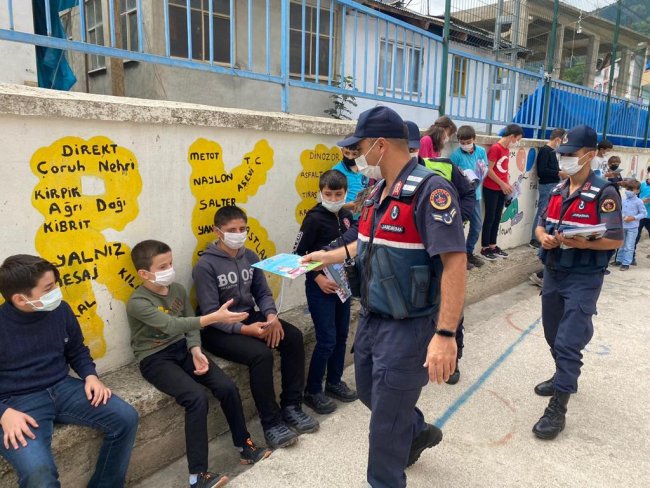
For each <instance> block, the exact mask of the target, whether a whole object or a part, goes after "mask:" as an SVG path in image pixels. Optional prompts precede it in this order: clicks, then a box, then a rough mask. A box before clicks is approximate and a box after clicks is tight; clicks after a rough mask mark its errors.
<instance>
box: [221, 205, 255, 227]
mask: <svg viewBox="0 0 650 488" xmlns="http://www.w3.org/2000/svg"><path fill="white" fill-rule="evenodd" d="M237 219H242V220H243V221H244V222H248V217H247V216H246V212H244V211H243V210H242V209H241V208H239V207H237V206H235V205H228V206H227V207H221V208H220V209H219V210H217V213H215V214H214V225H216V226H217V227H221V226H222V225H226V224H227V223H228V222H230V221H232V220H237Z"/></svg>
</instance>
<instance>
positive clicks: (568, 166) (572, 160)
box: [560, 156, 586, 176]
mask: <svg viewBox="0 0 650 488" xmlns="http://www.w3.org/2000/svg"><path fill="white" fill-rule="evenodd" d="M580 159H581V158H579V157H578V156H560V169H561V170H562V171H564V172H565V173H566V174H568V175H569V176H573V175H575V174H576V173H578V172H579V171H580V170H581V169H582V166H583V165H584V164H586V163H583V164H580Z"/></svg>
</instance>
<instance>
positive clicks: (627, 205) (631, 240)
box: [618, 180, 647, 271]
mask: <svg viewBox="0 0 650 488" xmlns="http://www.w3.org/2000/svg"><path fill="white" fill-rule="evenodd" d="M621 186H622V187H623V188H625V196H626V198H625V200H623V230H624V231H625V240H624V241H623V247H622V248H621V249H620V250H619V252H618V261H619V262H620V264H621V271H627V270H628V269H630V264H632V259H633V258H634V246H635V245H636V236H637V234H638V233H639V222H640V221H641V219H645V218H646V215H647V213H646V209H645V205H644V204H643V201H642V200H641V199H640V198H639V191H640V190H641V184H640V183H639V182H638V181H637V180H627V181H624V182H623V183H621Z"/></svg>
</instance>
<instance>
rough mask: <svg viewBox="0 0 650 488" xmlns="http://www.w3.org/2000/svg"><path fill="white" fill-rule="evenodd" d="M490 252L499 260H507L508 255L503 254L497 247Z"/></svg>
mask: <svg viewBox="0 0 650 488" xmlns="http://www.w3.org/2000/svg"><path fill="white" fill-rule="evenodd" d="M492 252H493V253H494V255H495V256H496V257H498V258H501V259H507V258H508V253H507V252H505V251H504V250H503V249H501V248H500V247H499V246H496V247H495V248H494V249H492Z"/></svg>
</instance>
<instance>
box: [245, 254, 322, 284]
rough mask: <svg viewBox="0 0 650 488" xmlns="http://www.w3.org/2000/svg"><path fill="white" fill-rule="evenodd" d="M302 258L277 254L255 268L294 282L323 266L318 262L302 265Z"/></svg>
mask: <svg viewBox="0 0 650 488" xmlns="http://www.w3.org/2000/svg"><path fill="white" fill-rule="evenodd" d="M301 257H302V256H298V255H297V254H288V253H282V254H276V255H275V256H273V257H270V258H268V259H265V260H264V261H259V262H257V263H255V264H253V267H254V268H259V269H261V270H263V271H268V272H269V273H273V274H277V275H280V276H282V277H284V278H289V279H292V280H293V279H295V278H297V277H298V276H301V275H304V274H305V273H307V272H308V271H311V270H312V269H314V268H318V267H319V266H320V265H321V263H319V262H318V261H314V262H311V263H301V262H300V258H301Z"/></svg>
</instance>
